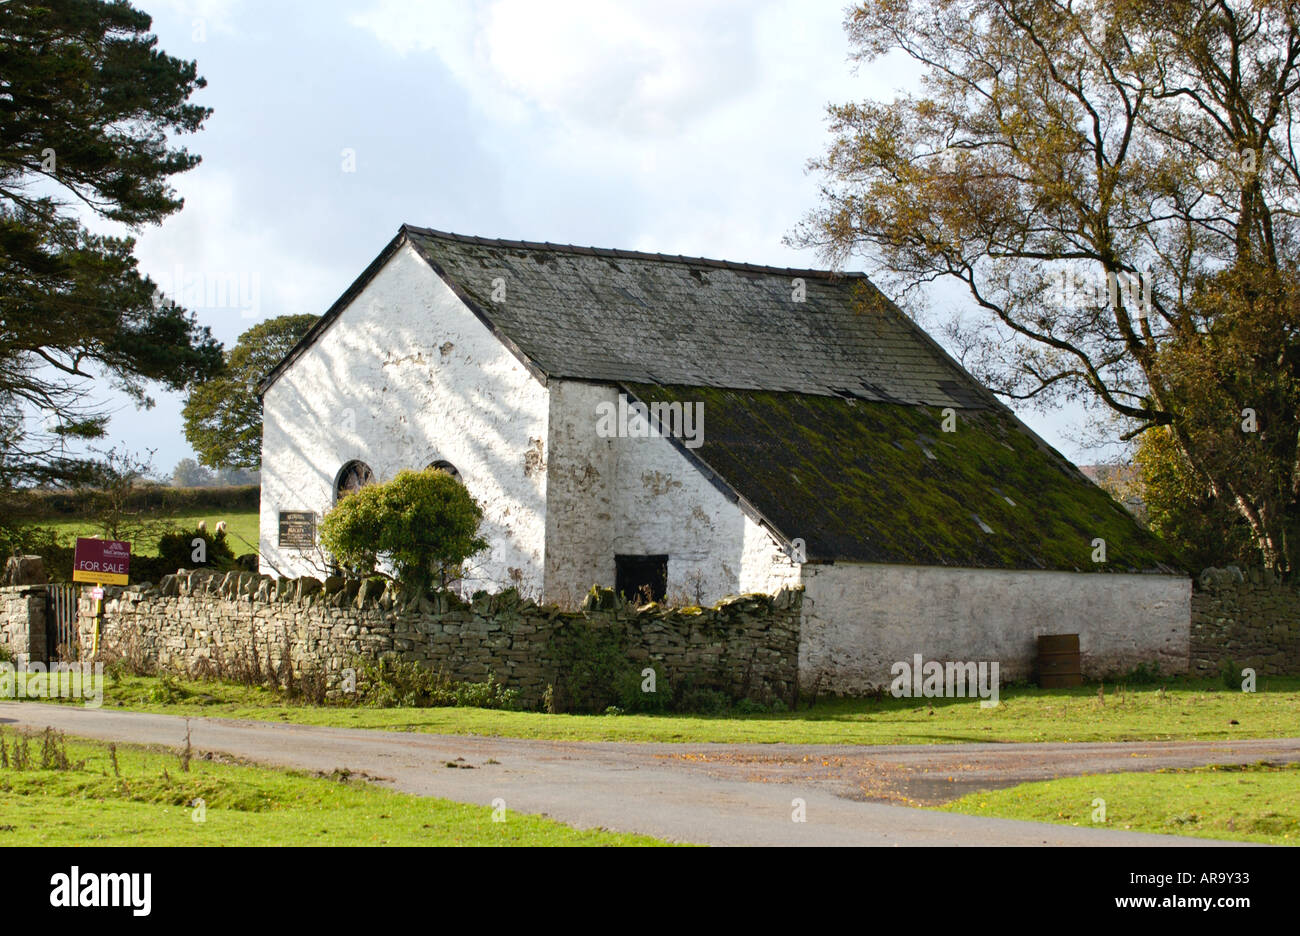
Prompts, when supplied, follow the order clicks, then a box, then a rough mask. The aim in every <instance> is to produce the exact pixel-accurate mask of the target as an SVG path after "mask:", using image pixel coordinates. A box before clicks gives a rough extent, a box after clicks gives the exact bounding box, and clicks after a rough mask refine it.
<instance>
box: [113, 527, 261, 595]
mask: <svg viewBox="0 0 1300 936" xmlns="http://www.w3.org/2000/svg"><path fill="white" fill-rule="evenodd" d="M195 540H202V541H203V553H202V555H203V559H202V560H199V559H195V558H194V556H195V550H196V546H195ZM135 561H136V557H134V556H133V557H132V558H131V562H132V564H133V567H132V570H131V571H132V573H134V572H135V568H134V563H135ZM157 564H158V566H159V568H161V569H163V570H164V572H163V574H167V575H169V574H171V573H173V572H175V571H176V570H177V569H194V568H204V569H216V570H218V571H220V572H228V571H230V570H231V569H233V568H234V567H235V551H234V550H233V549H231V548H230V543H228V542H227V541H226V532H225V531H224V530H222V531H220V532H217V533H211V532H209V531H207V530H200V529H198V528H197V527H196V528H195V529H193V530H173V531H171V532H168V533H164V534H163V535H162V536H160V537H159V538H158V563H157ZM132 578H137V579H138V580H139V581H143V579H140V578H139V577H138V576H136V575H134V574H133V575H132ZM154 581H155V582H156V581H158V580H157V579H154Z"/></svg>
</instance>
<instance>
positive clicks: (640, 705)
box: [614, 663, 673, 712]
mask: <svg viewBox="0 0 1300 936" xmlns="http://www.w3.org/2000/svg"><path fill="white" fill-rule="evenodd" d="M650 668H652V669H653V670H654V673H655V682H654V686H655V691H654V692H645V691H644V690H643V689H642V686H643V685H645V680H646V677H645V676H644V675H642V674H643V672H644V670H645V669H646V667H644V666H642V667H633V668H632V669H628V670H625V671H624V672H623V674H622V675H620V676H618V677H617V678H616V679H615V682H614V689H615V693H616V694H617V696H618V700H619V701H618V705H617V708H619V709H621V710H622V711H624V712H664V711H667V710H668V707H669V705H670V703H671V702H672V697H673V690H672V686H671V685H669V683H668V676H667V674H666V673H665V672H664V668H663V666H662V665H661V664H659V663H654V664H651V665H650Z"/></svg>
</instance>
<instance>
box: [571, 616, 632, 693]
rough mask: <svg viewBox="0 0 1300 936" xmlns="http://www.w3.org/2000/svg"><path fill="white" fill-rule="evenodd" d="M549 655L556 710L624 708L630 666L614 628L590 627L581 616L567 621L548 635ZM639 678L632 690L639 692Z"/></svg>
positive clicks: (630, 673)
mask: <svg viewBox="0 0 1300 936" xmlns="http://www.w3.org/2000/svg"><path fill="white" fill-rule="evenodd" d="M549 655H550V656H551V658H552V659H554V660H555V661H556V667H557V670H558V672H557V674H556V676H557V679H556V682H555V686H554V694H553V701H552V707H553V710H554V711H557V712H587V713H597V712H603V711H605V709H607V708H609V707H610V706H611V705H619V706H620V707H627V706H626V704H625V703H626V702H627V701H628V698H627V696H628V690H629V688H631V686H630V683H629V682H628V681H629V680H630V679H631V677H633V676H636V673H635V672H634V671H632V670H631V669H630V662H629V660H628V658H627V650H626V648H625V647H624V646H623V639H622V635H621V634H620V633H619V632H618V631H617V630H616V629H614V628H609V627H592V626H591V625H590V624H589V623H587V622H586V621H585V620H583V619H581V618H574V619H572V620H570V621H567V622H566V623H565V625H564V626H563V627H561V628H558V629H557V630H556V631H555V633H554V634H552V635H551V639H550V646H549ZM639 683H640V679H639V678H638V679H637V684H636V686H635V687H634V688H633V691H634V692H636V693H637V694H640V685H639Z"/></svg>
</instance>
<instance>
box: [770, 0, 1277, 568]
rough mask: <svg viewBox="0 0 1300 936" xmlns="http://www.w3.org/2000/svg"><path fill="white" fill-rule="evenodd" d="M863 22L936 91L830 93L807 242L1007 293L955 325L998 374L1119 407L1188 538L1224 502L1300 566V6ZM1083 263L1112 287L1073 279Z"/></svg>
mask: <svg viewBox="0 0 1300 936" xmlns="http://www.w3.org/2000/svg"><path fill="white" fill-rule="evenodd" d="M846 28H847V30H848V33H849V36H850V40H851V43H852V46H853V49H854V55H855V57H856V58H857V59H858V61H859V62H861V63H871V62H874V61H877V60H880V59H881V58H883V57H884V56H886V55H887V54H889V53H891V52H897V53H900V54H902V55H904V56H906V57H908V58H910V59H911V60H912V61H913V62H914V63H916V64H917V65H918V66H919V68H920V70H921V74H922V84H921V90H920V92H919V93H918V94H915V95H902V96H899V97H897V98H896V99H894V100H893V101H890V102H885V103H881V102H870V101H868V102H863V103H849V104H843V105H838V106H833V107H832V108H831V109H830V117H831V124H832V132H833V139H832V142H831V144H830V146H829V147H828V149H827V150H826V152H825V154H824V155H823V156H822V157H820V158H819V159H817V160H815V161H814V163H813V168H814V169H815V170H816V171H817V172H819V173H821V174H822V176H823V177H824V179H825V184H824V186H823V189H822V192H823V194H822V200H821V203H820V205H819V207H818V209H817V210H816V211H815V212H813V213H812V214H811V215H810V216H809V217H808V219H807V220H806V222H805V223H804V224H803V225H802V226H801V227H800V228H799V230H798V231H797V232H796V234H795V235H794V237H793V240H794V241H795V242H797V243H799V244H802V245H813V246H817V247H819V248H820V249H821V250H822V251H823V252H824V254H825V255H826V256H827V257H829V258H831V259H832V260H834V261H837V262H842V261H844V260H845V259H846V258H847V257H849V256H850V255H860V256H863V257H866V258H868V260H869V261H871V262H872V264H873V265H874V266H875V268H876V270H877V272H878V274H879V275H880V276H881V277H882V278H883V279H885V280H887V281H890V282H891V284H892V285H895V286H896V287H897V289H898V291H899V292H900V294H902V295H904V296H909V295H916V294H918V291H917V289H916V287H919V286H922V285H923V284H927V283H930V282H933V281H937V280H948V281H952V282H955V283H959V284H960V285H961V287H962V288H964V290H965V292H966V293H967V294H968V295H969V296H970V298H971V300H972V301H973V303H974V306H975V307H977V308H978V309H979V310H980V313H981V314H980V315H979V316H978V317H975V318H973V319H971V320H967V321H965V322H964V323H959V324H958V325H956V326H955V327H954V328H953V335H954V337H955V338H956V339H957V340H958V341H959V343H960V346H961V351H962V354H963V357H964V359H965V361H966V363H967V365H968V366H970V367H972V369H973V370H975V372H976V373H977V375H978V376H979V377H981V379H983V380H985V381H986V382H987V383H988V384H989V385H990V386H992V387H993V388H994V389H995V390H997V391H998V392H999V393H1001V394H1003V395H1004V396H1005V397H1007V398H1009V399H1013V400H1022V401H1032V402H1034V403H1038V404H1042V405H1050V404H1056V403H1061V402H1072V403H1082V404H1084V405H1087V406H1091V407H1096V408H1100V409H1102V410H1104V411H1106V412H1107V413H1109V414H1110V415H1112V416H1113V417H1114V418H1115V419H1116V420H1118V421H1119V422H1120V423H1121V424H1122V425H1123V433H1122V435H1123V438H1125V439H1129V440H1137V442H1136V445H1137V461H1138V464H1139V466H1140V467H1141V468H1142V471H1143V475H1144V477H1145V478H1146V479H1147V481H1148V483H1149V484H1150V485H1156V486H1157V487H1155V488H1151V489H1150V490H1149V491H1148V494H1149V496H1150V494H1151V493H1154V494H1155V495H1156V498H1155V499H1156V500H1157V501H1158V502H1159V507H1160V510H1159V511H1157V512H1155V513H1153V522H1154V523H1155V524H1156V526H1157V527H1160V526H1161V522H1162V520H1163V521H1164V524H1165V530H1164V531H1165V532H1166V533H1171V534H1172V535H1173V538H1174V539H1175V540H1177V539H1178V538H1179V536H1180V535H1182V534H1179V533H1178V528H1179V520H1180V518H1181V520H1187V519H1188V517H1189V515H1190V514H1191V513H1193V512H1195V511H1198V510H1204V511H1209V512H1210V513H1211V514H1212V515H1213V516H1217V517H1221V518H1223V521H1222V522H1223V523H1225V524H1226V527H1225V530H1224V536H1225V537H1226V536H1227V535H1228V534H1230V533H1231V532H1232V531H1233V530H1242V531H1245V532H1246V535H1247V537H1248V540H1249V543H1250V545H1251V547H1252V549H1253V550H1254V551H1255V552H1256V553H1257V555H1258V557H1259V558H1260V559H1261V560H1262V561H1263V562H1264V563H1265V564H1267V565H1268V566H1269V567H1271V568H1274V569H1277V570H1281V571H1286V570H1291V569H1294V568H1295V567H1296V564H1297V562H1300V463H1298V462H1297V458H1298V455H1300V447H1298V444H1297V443H1298V438H1300V264H1298V260H1300V257H1298V256H1297V247H1298V246H1300V243H1298V241H1297V235H1298V234H1300V156H1298V155H1297V151H1296V144H1295V140H1294V131H1295V130H1296V129H1297V114H1296V110H1295V108H1296V105H1297V103H1300V97H1297V93H1298V92H1300V12H1298V10H1297V5H1296V4H1293V3H1282V2H1268V0H1256V2H1228V0H1223V2H1210V0H1196V2H1192V0H1092V2H1058V0H927V2H924V3H919V2H908V0H873V2H868V3H864V4H862V5H860V6H858V7H856V8H855V9H854V10H853V11H852V12H851V13H850V14H849V17H848V20H847V22H846ZM1080 274H1082V275H1083V276H1084V277H1086V278H1090V279H1091V282H1093V283H1095V284H1098V286H1097V288H1095V289H1093V290H1092V291H1091V293H1090V294H1089V296H1090V297H1091V298H1085V300H1084V301H1074V300H1070V299H1068V298H1067V299H1066V300H1064V301H1063V298H1062V295H1061V292H1062V291H1061V289H1060V284H1061V283H1062V282H1068V281H1071V280H1072V279H1074V278H1076V277H1078V276H1079V275H1080ZM1135 284H1141V288H1133V287H1134V285H1135ZM1107 285H1109V288H1107ZM1117 286H1118V288H1116V287H1117ZM1126 287H1128V288H1126ZM1093 299H1095V300H1096V301H1093ZM1161 484H1164V485H1166V487H1164V488H1159V487H1158V486H1159V485H1161ZM1184 533H1186V530H1184ZM1197 535H1200V536H1204V535H1205V532H1204V531H1202V532H1201V533H1199V534H1197Z"/></svg>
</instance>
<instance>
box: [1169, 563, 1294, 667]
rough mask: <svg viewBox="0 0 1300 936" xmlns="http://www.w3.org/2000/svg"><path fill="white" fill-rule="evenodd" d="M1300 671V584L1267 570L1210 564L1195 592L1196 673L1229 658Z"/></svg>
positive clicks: (1193, 655)
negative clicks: (1283, 578) (1213, 566)
mask: <svg viewBox="0 0 1300 936" xmlns="http://www.w3.org/2000/svg"><path fill="white" fill-rule="evenodd" d="M1228 661H1231V662H1232V663H1233V664H1234V665H1236V666H1238V667H1251V668H1253V669H1254V670H1255V671H1256V672H1257V673H1258V674H1260V675H1274V676H1300V588H1298V587H1297V586H1296V584H1294V583H1287V582H1285V581H1283V580H1281V579H1279V578H1278V577H1277V576H1275V575H1274V574H1273V573H1272V572H1270V571H1268V570H1267V569H1264V570H1261V569H1250V570H1246V571H1242V570H1241V569H1238V568H1236V567H1235V566H1228V567H1227V568H1225V569H1206V570H1205V571H1204V572H1202V573H1201V576H1200V578H1199V579H1198V581H1197V588H1196V591H1195V592H1193V594H1192V639H1191V672H1193V673H1196V674H1201V675H1209V674H1213V673H1216V672H1218V671H1219V669H1220V668H1221V667H1222V666H1223V664H1224V663H1225V662H1228Z"/></svg>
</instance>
